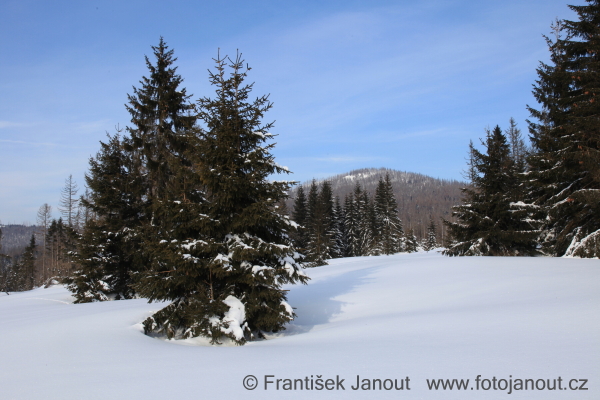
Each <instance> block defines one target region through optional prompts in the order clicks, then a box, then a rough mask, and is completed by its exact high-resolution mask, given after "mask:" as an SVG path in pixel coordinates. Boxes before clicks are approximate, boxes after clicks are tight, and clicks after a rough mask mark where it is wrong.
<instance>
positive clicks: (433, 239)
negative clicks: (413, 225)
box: [423, 218, 438, 251]
mask: <svg viewBox="0 0 600 400" xmlns="http://www.w3.org/2000/svg"><path fill="white" fill-rule="evenodd" d="M436 230H437V229H436V226H435V222H434V221H433V218H429V225H427V237H426V238H425V240H424V241H423V248H424V249H425V250H426V251H429V250H433V249H435V248H437V247H438V240H437V234H436Z"/></svg>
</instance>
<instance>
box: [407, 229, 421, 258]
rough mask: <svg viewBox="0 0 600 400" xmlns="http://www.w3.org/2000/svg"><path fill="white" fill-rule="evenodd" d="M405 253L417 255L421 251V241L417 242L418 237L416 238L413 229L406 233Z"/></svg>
mask: <svg viewBox="0 0 600 400" xmlns="http://www.w3.org/2000/svg"><path fill="white" fill-rule="evenodd" d="M404 251H406V252H407V253H415V252H417V251H419V241H418V240H417V237H416V236H415V233H414V231H413V230H412V228H411V229H409V230H408V232H406V242H405V247H404Z"/></svg>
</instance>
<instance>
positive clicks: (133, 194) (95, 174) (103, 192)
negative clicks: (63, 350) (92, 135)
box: [68, 134, 147, 303]
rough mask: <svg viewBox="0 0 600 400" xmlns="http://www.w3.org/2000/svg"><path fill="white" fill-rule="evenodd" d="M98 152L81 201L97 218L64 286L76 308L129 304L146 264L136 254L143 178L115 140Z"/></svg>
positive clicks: (84, 237) (89, 225)
mask: <svg viewBox="0 0 600 400" xmlns="http://www.w3.org/2000/svg"><path fill="white" fill-rule="evenodd" d="M100 146H101V149H100V151H99V152H98V154H97V155H96V157H94V158H91V159H90V161H89V162H90V170H89V172H88V173H87V174H86V182H87V186H88V187H89V188H90V193H89V196H88V198H84V199H82V205H83V206H84V207H86V208H88V209H90V210H91V211H92V212H93V213H94V214H95V215H96V216H97V217H96V218H93V219H90V220H88V221H87V223H86V224H85V226H84V230H83V233H82V237H81V240H80V243H79V248H78V252H77V263H78V265H79V269H78V270H77V271H75V273H74V276H73V278H72V280H71V281H70V282H69V286H68V288H69V290H71V291H72V292H73V293H74V297H75V302H76V303H85V302H90V301H104V300H108V299H116V300H119V299H129V298H133V297H134V296H135V292H134V291H133V289H132V287H131V284H132V283H133V277H134V275H135V273H136V272H137V271H140V269H141V268H142V267H143V266H144V264H145V262H146V261H147V257H144V256H143V254H142V252H140V249H141V245H142V237H141V234H140V230H141V226H142V223H143V222H144V213H143V211H142V205H143V203H142V191H141V188H142V187H143V176H142V174H141V172H140V171H139V170H138V169H137V167H136V165H134V161H133V158H132V157H131V154H130V153H127V152H126V151H125V150H124V148H123V142H122V139H121V137H120V136H119V135H118V134H117V135H114V136H109V137H108V141H107V142H106V143H103V142H100Z"/></svg>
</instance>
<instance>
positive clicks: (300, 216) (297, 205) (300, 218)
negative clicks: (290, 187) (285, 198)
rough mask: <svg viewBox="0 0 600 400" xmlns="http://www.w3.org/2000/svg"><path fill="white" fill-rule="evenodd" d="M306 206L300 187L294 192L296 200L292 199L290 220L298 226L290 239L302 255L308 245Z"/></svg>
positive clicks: (304, 195) (304, 196)
mask: <svg viewBox="0 0 600 400" xmlns="http://www.w3.org/2000/svg"><path fill="white" fill-rule="evenodd" d="M307 207H308V205H307V202H306V194H305V193H304V187H303V186H302V185H300V187H298V191H297V192H296V198H295V199H294V211H293V212H292V219H293V221H294V222H295V223H297V224H298V227H297V228H296V231H295V232H293V234H292V239H293V242H294V246H295V247H296V249H297V250H298V251H299V252H301V253H302V254H305V253H306V246H307V244H308V233H307V231H308V227H307V224H308V209H307Z"/></svg>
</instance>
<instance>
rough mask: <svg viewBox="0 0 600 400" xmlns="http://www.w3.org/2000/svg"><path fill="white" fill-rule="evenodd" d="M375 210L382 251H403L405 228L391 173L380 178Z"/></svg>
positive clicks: (389, 252) (386, 252)
mask: <svg viewBox="0 0 600 400" xmlns="http://www.w3.org/2000/svg"><path fill="white" fill-rule="evenodd" d="M375 211H376V214H377V220H378V226H379V229H380V233H379V235H378V237H377V240H378V241H379V242H380V247H381V252H382V253H383V254H394V253H397V252H399V251H403V250H404V249H403V247H404V246H403V237H404V229H403V228H402V221H401V220H400V217H398V205H397V202H396V197H395V196H394V190H393V187H392V182H391V179H390V175H389V173H387V174H386V175H385V180H384V179H382V178H379V183H378V184H377V189H376V191H375Z"/></svg>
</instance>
